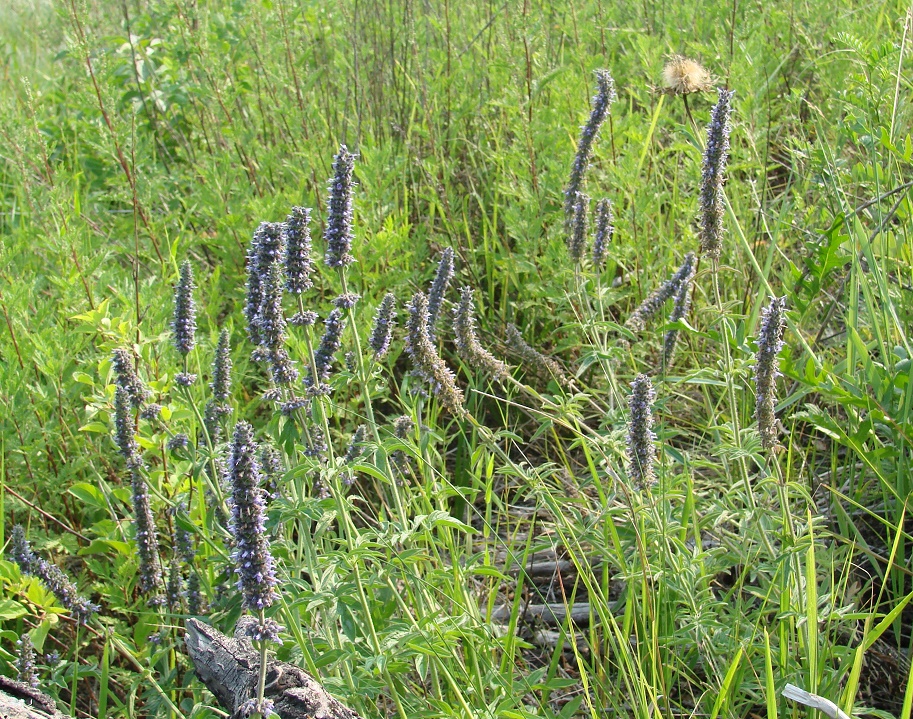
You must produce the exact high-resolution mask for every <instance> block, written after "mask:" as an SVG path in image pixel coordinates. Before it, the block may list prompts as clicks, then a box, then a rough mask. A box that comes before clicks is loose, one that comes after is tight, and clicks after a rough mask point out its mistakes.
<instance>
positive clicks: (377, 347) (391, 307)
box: [368, 292, 396, 360]
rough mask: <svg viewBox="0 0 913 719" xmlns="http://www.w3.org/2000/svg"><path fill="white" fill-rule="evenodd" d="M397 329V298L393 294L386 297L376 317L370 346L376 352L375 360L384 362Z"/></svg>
mask: <svg viewBox="0 0 913 719" xmlns="http://www.w3.org/2000/svg"><path fill="white" fill-rule="evenodd" d="M394 327H396V297H394V296H393V293H392V292H388V293H387V294H385V295H384V298H383V299H382V300H381V302H380V306H379V307H378V308H377V314H375V315H374V326H373V327H372V328H371V336H370V337H369V338H368V344H369V345H370V346H371V349H372V350H374V359H376V360H382V359H383V358H384V357H385V356H386V354H387V352H388V351H389V350H390V341H391V340H392V339H393V328H394Z"/></svg>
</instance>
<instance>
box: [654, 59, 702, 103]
mask: <svg viewBox="0 0 913 719" xmlns="http://www.w3.org/2000/svg"><path fill="white" fill-rule="evenodd" d="M712 89H713V81H712V78H711V77H710V73H709V72H707V70H706V69H705V68H704V67H702V66H701V65H699V64H698V63H696V62H695V61H694V60H689V59H688V58H687V57H682V56H681V55H673V56H672V57H671V58H670V59H669V62H667V63H666V66H665V67H664V68H663V88H662V90H663V92H665V93H667V94H669V95H690V94H691V93H693V92H707V91H708V90H712Z"/></svg>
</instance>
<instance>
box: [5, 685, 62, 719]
mask: <svg viewBox="0 0 913 719" xmlns="http://www.w3.org/2000/svg"><path fill="white" fill-rule="evenodd" d="M0 717H3V719H69V717H68V716H67V715H66V714H61V713H60V712H59V711H57V706H56V705H55V704H54V700H53V699H51V697H49V696H48V695H47V694H44V693H43V692H40V691H38V690H37V689H33V688H32V687H30V686H29V685H28V684H23V683H22V682H17V681H14V680H12V679H10V678H9V677H4V676H0Z"/></svg>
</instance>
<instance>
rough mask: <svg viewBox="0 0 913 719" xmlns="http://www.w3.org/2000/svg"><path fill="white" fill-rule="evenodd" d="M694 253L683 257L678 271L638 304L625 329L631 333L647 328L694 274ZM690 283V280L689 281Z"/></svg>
mask: <svg viewBox="0 0 913 719" xmlns="http://www.w3.org/2000/svg"><path fill="white" fill-rule="evenodd" d="M694 260H695V257H694V253H693V252H689V253H688V254H687V255H685V261H684V262H683V263H682V266H681V267H679V268H678V271H677V272H676V273H675V274H674V275H672V277H670V278H669V279H668V280H666V281H665V282H663V283H662V284H661V285H660V286H659V287H657V288H656V289H655V290H653V292H651V293H650V294H649V295H648V296H647V297H646V299H645V300H644V301H643V302H641V303H640V306H639V307H638V308H637V309H636V310H634V312H632V313H631V316H630V317H628V319H627V321H626V322H625V327H627V328H628V329H629V330H631V331H632V332H641V331H643V329H644V328H645V327H646V326H647V322H648V321H649V320H651V319H652V318H653V317H654V316H655V315H656V313H657V312H659V310H660V309H662V306H663V305H664V304H665V303H666V300H668V299H669V298H670V297H672V296H673V295H675V293H676V292H677V290H678V289H679V287H681V285H682V283H684V282H685V281H686V279H688V278H690V277H691V276H693V274H694ZM689 281H690V280H689Z"/></svg>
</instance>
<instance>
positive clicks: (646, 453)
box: [628, 374, 656, 487]
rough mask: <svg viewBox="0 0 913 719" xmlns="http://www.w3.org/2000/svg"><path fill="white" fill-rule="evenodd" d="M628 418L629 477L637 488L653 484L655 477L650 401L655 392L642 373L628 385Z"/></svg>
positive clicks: (651, 407) (654, 451) (651, 404)
mask: <svg viewBox="0 0 913 719" xmlns="http://www.w3.org/2000/svg"><path fill="white" fill-rule="evenodd" d="M631 388H632V392H631V399H630V401H629V407H630V409H631V419H630V422H629V424H628V477H629V478H630V480H631V482H632V483H633V484H634V486H636V487H646V486H648V485H651V484H653V482H654V481H655V480H656V475H655V474H654V471H653V464H654V462H655V460H656V445H655V441H656V435H655V434H654V433H653V400H654V399H656V392H654V391H653V384H652V383H651V382H650V378H649V377H647V375H645V374H640V375H637V377H636V378H635V379H634V381H633V382H632V383H631Z"/></svg>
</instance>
